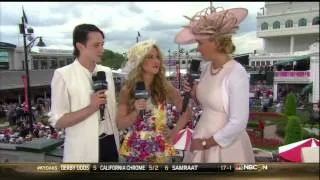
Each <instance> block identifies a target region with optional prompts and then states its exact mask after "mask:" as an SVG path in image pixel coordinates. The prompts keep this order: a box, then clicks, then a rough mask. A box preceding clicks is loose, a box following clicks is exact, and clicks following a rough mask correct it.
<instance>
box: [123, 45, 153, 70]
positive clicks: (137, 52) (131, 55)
mask: <svg viewBox="0 0 320 180" xmlns="http://www.w3.org/2000/svg"><path fill="white" fill-rule="evenodd" d="M154 45H156V41H155V40H152V39H149V40H145V41H140V42H138V43H137V44H135V45H134V46H133V47H131V48H130V49H129V50H128V62H127V64H126V65H125V67H124V68H123V70H122V71H123V72H125V73H129V72H130V71H132V70H134V69H135V68H137V67H138V65H139V64H140V63H141V62H143V60H144V58H145V56H146V55H147V54H148V53H149V52H150V51H151V49H152V48H153V46H154Z"/></svg>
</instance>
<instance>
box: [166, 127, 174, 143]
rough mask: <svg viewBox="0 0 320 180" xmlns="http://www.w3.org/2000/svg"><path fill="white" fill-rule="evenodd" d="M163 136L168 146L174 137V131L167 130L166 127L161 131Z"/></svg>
mask: <svg viewBox="0 0 320 180" xmlns="http://www.w3.org/2000/svg"><path fill="white" fill-rule="evenodd" d="M163 135H164V137H165V139H166V140H167V141H168V143H169V144H173V142H174V138H175V135H176V131H175V129H169V127H168V126H166V127H165V129H164V130H163Z"/></svg>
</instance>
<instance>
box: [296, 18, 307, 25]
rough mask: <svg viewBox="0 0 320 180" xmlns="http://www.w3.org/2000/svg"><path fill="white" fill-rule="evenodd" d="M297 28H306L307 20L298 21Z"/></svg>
mask: <svg viewBox="0 0 320 180" xmlns="http://www.w3.org/2000/svg"><path fill="white" fill-rule="evenodd" d="M298 26H307V20H306V19H305V18H302V19H300V20H299V23H298Z"/></svg>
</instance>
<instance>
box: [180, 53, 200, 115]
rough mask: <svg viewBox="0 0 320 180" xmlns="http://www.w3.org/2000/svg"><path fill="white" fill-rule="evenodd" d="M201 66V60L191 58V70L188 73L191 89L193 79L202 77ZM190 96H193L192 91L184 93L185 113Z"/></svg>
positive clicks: (182, 110) (182, 111)
mask: <svg viewBox="0 0 320 180" xmlns="http://www.w3.org/2000/svg"><path fill="white" fill-rule="evenodd" d="M199 67H200V60H196V59H192V60H191V65H190V69H189V72H188V74H187V76H188V82H189V85H190V87H191V89H192V85H193V81H194V80H195V79H199V78H200V72H199ZM190 96H191V94H190V92H186V93H185V94H184V97H183V101H182V109H181V114H182V113H184V112H185V111H186V110H187V106H188V104H189V99H190Z"/></svg>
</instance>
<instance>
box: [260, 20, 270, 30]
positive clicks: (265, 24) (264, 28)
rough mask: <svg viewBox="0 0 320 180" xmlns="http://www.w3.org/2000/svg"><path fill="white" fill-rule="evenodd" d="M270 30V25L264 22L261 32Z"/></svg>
mask: <svg viewBox="0 0 320 180" xmlns="http://www.w3.org/2000/svg"><path fill="white" fill-rule="evenodd" d="M267 29H268V23H266V22H264V23H262V25H261V30H267Z"/></svg>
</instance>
